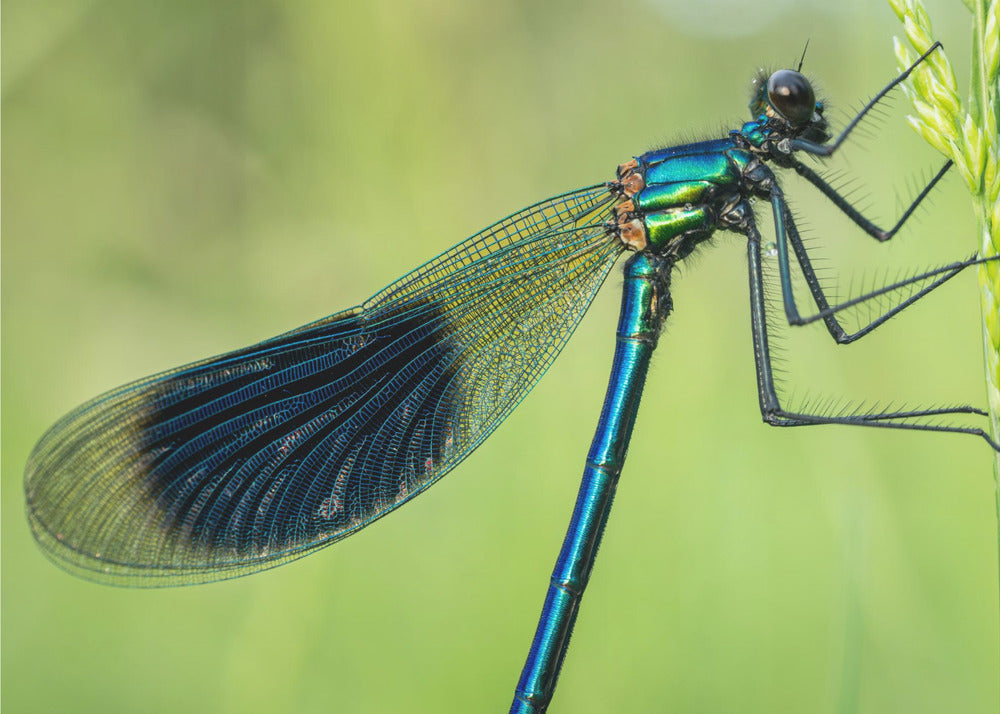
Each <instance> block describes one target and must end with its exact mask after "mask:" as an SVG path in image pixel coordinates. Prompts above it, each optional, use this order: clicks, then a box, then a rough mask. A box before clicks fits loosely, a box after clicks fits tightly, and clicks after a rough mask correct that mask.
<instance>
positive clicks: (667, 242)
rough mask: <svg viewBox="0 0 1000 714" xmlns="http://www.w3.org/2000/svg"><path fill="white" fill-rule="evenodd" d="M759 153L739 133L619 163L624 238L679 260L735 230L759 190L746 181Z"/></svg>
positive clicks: (743, 218) (621, 222)
mask: <svg viewBox="0 0 1000 714" xmlns="http://www.w3.org/2000/svg"><path fill="white" fill-rule="evenodd" d="M751 126H752V128H753V129H756V123H755V122H751V123H750V125H748V126H747V127H744V129H747V128H751ZM759 151H760V149H759V148H758V146H754V145H753V143H752V142H751V140H750V139H749V138H748V137H747V136H745V135H744V134H743V133H742V131H741V132H734V134H733V135H731V136H729V137H727V138H725V139H717V140H713V141H704V142H700V143H697V144H688V145H687V146H681V147H672V148H669V149H662V150H658V151H651V152H648V153H646V154H643V155H642V156H639V157H637V158H636V159H635V160H634V161H631V162H629V163H628V164H625V165H623V166H622V167H621V168H620V169H619V179H620V181H621V186H622V192H623V195H624V197H625V200H624V201H623V202H622V203H621V204H620V205H619V206H618V208H617V212H618V219H619V224H618V225H619V228H620V234H621V236H622V240H623V242H625V243H626V244H627V245H629V246H630V247H632V248H634V249H636V250H646V249H648V250H651V251H653V252H655V253H658V254H660V255H669V256H671V257H673V258H677V259H679V258H683V257H684V256H685V255H687V254H688V253H689V252H690V251H691V250H692V249H693V248H694V247H695V246H696V245H697V244H698V243H700V242H701V241H703V240H705V239H706V238H708V237H709V236H710V235H711V234H712V233H713V232H714V231H716V230H718V229H720V228H721V229H736V230H739V229H740V228H741V227H743V225H744V224H745V221H746V217H747V215H748V214H749V212H750V207H749V205H748V204H747V200H748V199H749V198H750V197H751V196H752V195H755V194H758V193H759V192H758V191H757V190H755V186H754V182H753V180H752V179H751V180H748V178H749V177H751V176H752V175H753V173H754V169H755V168H756V167H758V166H761V160H760V158H758V156H757V155H756V154H757V153H758V152H759ZM768 173H769V172H768Z"/></svg>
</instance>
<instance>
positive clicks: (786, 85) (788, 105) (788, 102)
mask: <svg viewBox="0 0 1000 714" xmlns="http://www.w3.org/2000/svg"><path fill="white" fill-rule="evenodd" d="M767 99H768V101H769V102H771V106H772V107H774V108H775V109H776V110H778V112H779V113H780V114H781V116H783V117H784V118H785V119H787V120H788V121H789V122H791V123H792V124H793V125H796V126H801V125H802V124H807V123H808V122H809V120H810V119H812V115H813V111H815V108H816V95H815V94H814V93H813V88H812V85H810V84H809V80H808V79H806V78H805V77H803V76H802V75H801V74H799V73H798V72H795V71H793V70H790V69H779V70H778V71H777V72H775V73H774V74H772V75H771V76H770V78H769V79H768V80H767Z"/></svg>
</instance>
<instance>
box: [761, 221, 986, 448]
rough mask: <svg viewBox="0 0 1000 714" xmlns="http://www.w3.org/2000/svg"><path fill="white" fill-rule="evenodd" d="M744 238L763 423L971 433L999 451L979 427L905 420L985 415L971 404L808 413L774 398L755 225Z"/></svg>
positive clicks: (776, 395) (775, 396)
mask: <svg viewBox="0 0 1000 714" xmlns="http://www.w3.org/2000/svg"><path fill="white" fill-rule="evenodd" d="M747 238H748V240H747V260H748V264H749V281H750V326H751V330H752V333H753V352H754V362H755V363H756V367H757V395H758V399H759V401H760V413H761V416H762V417H763V419H764V421H765V422H767V423H768V424H771V425H772V426H805V425H808V424H852V425H856V426H874V427H879V428H883V429H909V430H914V431H940V432H951V433H958V434H972V435H975V436H979V437H981V438H982V439H984V440H985V441H986V442H987V443H988V444H989V445H990V446H991V447H992V448H993V449H995V450H997V451H1000V444H997V443H996V442H995V441H993V439H991V438H990V436H989V434H987V433H986V432H985V431H983V430H982V429H978V428H975V427H965V426H952V425H947V424H927V423H920V422H914V421H908V420H912V419H920V418H926V417H933V416H941V415H953V414H974V415H980V416H984V415H985V412H984V411H983V410H981V409H976V408H975V407H971V406H958V407H943V408H932V409H915V410H906V411H891V412H874V413H869V412H865V413H856V414H810V413H806V412H792V411H787V410H785V409H784V408H783V407H782V406H781V402H780V400H779V399H778V394H777V391H776V389H775V383H774V370H773V366H772V362H771V353H770V347H769V343H768V336H767V309H766V306H765V300H764V281H763V272H762V269H761V255H760V232H759V231H758V230H757V228H756V227H755V226H753V225H751V226H750V227H749V228H748V230H747Z"/></svg>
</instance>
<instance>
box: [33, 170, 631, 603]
mask: <svg viewBox="0 0 1000 714" xmlns="http://www.w3.org/2000/svg"><path fill="white" fill-rule="evenodd" d="M612 201H613V197H612V196H611V195H610V194H609V192H608V190H607V189H606V188H605V186H603V185H601V186H594V187H590V188H587V189H582V190H580V191H575V192H572V193H568V194H565V195H563V196H559V197H556V198H553V199H550V200H549V201H545V202H542V203H539V204H537V205H535V206H532V207H530V208H527V209H524V210H523V211H521V212H519V213H516V214H514V215H512V216H510V217H508V218H507V219H504V220H503V221H500V222H499V223H497V224H494V225H493V226H491V227H490V228H487V229H486V230H484V231H482V232H481V233H479V234H477V235H475V236H472V237H471V238H469V239H468V240H466V241H464V242H463V243H460V244H459V245H457V246H456V247H455V248H453V249H451V250H450V251H448V252H446V253H444V254H442V255H441V256H439V257H438V258H436V259H434V260H432V261H430V262H429V263H427V264H425V265H424V266H422V267H421V268H418V269H417V270H415V271H413V272H412V273H410V274H409V275H406V276H404V277H403V278H401V279H400V280H398V281H397V282H395V283H393V284H392V285H390V286H388V287H387V288H385V289H384V290H382V291H381V292H379V293H378V294H376V295H375V296H374V297H372V298H371V299H370V300H368V301H367V302H365V303H364V304H363V305H361V306H359V307H356V308H353V309H351V310H347V311H345V312H342V313H338V314H335V315H332V316H330V317H327V318H325V319H323V320H320V321H317V322H314V323H311V324H308V325H305V326H303V327H300V328H298V329H296V330H293V331H291V332H288V333H285V334H283V335H279V336H278V337H275V338H272V339H270V340H267V341H265V342H262V343H260V344H258V345H255V346H253V347H249V348H246V349H243V350H238V351H236V352H232V353H229V354H225V355H222V356H219V357H215V358H212V359H209V360H205V361H203V362H198V363H195V364H192V365H188V366H186V367H182V368H179V369H176V370H172V371H169V372H164V373H162V374H158V375H154V376H152V377H148V378H146V379H143V380H140V381H138V382H134V383H132V384H129V385H125V386H123V387H120V388H118V389H115V390H113V391H111V392H108V393H107V394H104V395H102V396H100V397H97V398H96V399H94V400H92V401H90V402H88V403H87V404H84V405H83V406H81V407H79V408H78V409H76V410H75V411H73V412H71V413H70V414H68V415H67V416H66V417H64V418H63V419H62V420H60V421H59V422H58V423H57V424H56V425H55V426H53V427H52V429H50V430H49V432H48V433H46V435H45V436H43V437H42V439H41V441H40V442H39V443H38V445H37V446H36V447H35V450H34V452H33V453H32V456H31V458H30V459H29V462H28V467H27V471H26V477H25V490H26V493H27V503H28V516H29V521H30V523H31V526H32V530H33V531H34V533H35V536H36V538H37V539H38V541H39V543H40V544H41V545H42V547H43V549H44V550H45V551H46V553H47V554H48V555H49V556H50V557H51V558H53V560H55V561H56V562H57V563H59V564H60V565H62V566H63V567H65V568H67V569H69V570H71V571H73V572H75V573H76V574H79V575H83V576H84V577H88V578H90V579H95V580H100V581H103V582H109V583H113V584H127V585H138V586H159V585H177V584H185V583H195V582H204V581H210V580H217V579H221V578H226V577H235V576H238V575H243V574H247V573H250V572H254V571H256V570H260V569H263V568H267V567H272V566H274V565H278V564H280V563H282V562H285V561H287V560H290V559H293V558H297V557H300V556H302V555H304V554H306V553H308V552H309V551H311V550H313V549H315V548H318V547H321V546H323V545H327V544H329V543H332V542H334V541H336V540H338V539H340V538H343V537H346V536H348V535H350V534H351V533H353V532H355V531H357V530H358V529H360V528H363V527H364V526H366V525H368V524H369V523H371V522H372V521H373V520H375V519H377V518H379V517H381V516H383V515H385V514H386V513H388V512H389V511H391V510H392V509H394V508H396V507H397V506H399V505H401V504H403V503H405V502H406V501H408V500H409V499H411V498H413V497H414V496H415V495H417V494H418V493H420V492H421V491H423V490H424V489H425V488H427V487H428V486H430V485H431V484H432V483H434V482H435V481H436V480H437V479H439V478H440V477H441V476H443V475H444V474H445V473H447V472H448V471H449V470H450V469H452V468H453V467H454V466H455V465H456V464H457V463H458V462H459V461H461V460H462V459H463V458H464V457H465V456H466V455H467V454H468V453H469V452H471V451H472V450H473V449H474V448H475V447H476V446H478V445H479V444H480V443H481V442H482V440H483V439H485V438H486V437H487V436H488V435H489V434H490V433H491V432H492V431H493V430H494V429H495V428H496V427H497V426H498V425H499V423H500V422H501V421H502V420H503V419H504V418H505V417H506V416H507V415H508V414H509V413H510V411H511V410H512V409H513V408H514V407H515V406H516V405H517V403H518V402H519V401H520V400H521V399H522V398H523V397H524V396H525V394H527V392H528V391H529V390H530V389H531V388H532V387H533V386H534V384H535V383H536V382H537V381H538V379H539V377H540V376H541V375H542V373H543V372H544V371H545V370H546V369H547V368H548V366H549V365H550V364H551V362H552V360H553V359H554V358H555V356H556V355H557V354H558V353H559V351H560V350H561V349H562V347H563V345H564V344H565V341H566V339H568V337H569V335H570V334H571V333H572V331H573V329H574V328H575V327H576V324H577V323H578V321H579V319H580V318H581V317H582V315H583V313H584V312H585V311H586V309H587V307H588V306H589V305H590V302H591V301H592V299H593V296H594V294H595V293H596V291H597V289H598V288H599V287H600V285H601V284H602V282H603V281H604V279H605V277H606V276H607V274H608V271H609V270H610V268H611V266H612V265H613V264H614V262H615V260H616V258H617V257H618V256H619V255H620V253H621V246H620V244H619V243H618V242H617V241H614V240H612V239H611V238H609V237H608V235H607V234H606V232H605V230H604V225H603V224H604V221H605V220H607V218H608V214H609V212H610V206H611V204H612Z"/></svg>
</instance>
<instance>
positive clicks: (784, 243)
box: [771, 185, 997, 344]
mask: <svg viewBox="0 0 1000 714" xmlns="http://www.w3.org/2000/svg"><path fill="white" fill-rule="evenodd" d="M771 206H772V209H773V211H774V227H775V233H776V238H777V240H776V244H777V249H778V270H779V274H780V277H781V293H782V300H783V303H784V307H785V317H786V318H787V320H788V323H789V324H790V325H807V324H809V323H812V322H816V321H817V320H823V323H824V324H825V325H826V328H827V331H828V332H829V333H830V336H831V337H833V339H834V340H836V341H837V342H838V343H840V344H849V343H851V342H854V341H855V340H857V339H860V338H861V337H864V336H865V335H867V334H868V333H869V332H871V331H872V330H874V329H875V328H877V327H878V326H879V325H882V324H884V323H885V322H886V321H888V320H889V319H890V318H891V317H893V316H895V315H897V314H898V313H900V312H902V311H903V310H905V309H906V308H907V307H909V306H910V305H912V304H913V303H915V302H917V301H918V300H920V299H921V298H922V297H924V296H925V295H927V294H928V293H930V292H931V291H933V290H935V289H936V288H938V287H940V286H941V285H943V284H944V283H946V282H947V281H949V280H950V279H951V278H953V277H955V276H956V275H958V274H959V273H960V272H962V271H963V270H964V269H965V268H968V267H969V266H971V265H978V264H979V263H983V262H987V261H990V260H996V259H997V258H995V257H991V258H979V257H977V256H972V257H971V258H967V259H965V260H961V261H957V262H954V263H949V264H948V265H944V266H940V267H938V268H934V269H932V270H928V271H925V272H922V273H919V274H917V275H913V276H911V277H908V278H906V279H904V280H899V281H896V282H894V283H890V284H888V285H884V286H882V287H881V288H879V289H878V290H874V291H872V292H869V293H866V294H865V295H860V296H858V297H856V298H853V299H851V300H847V301H845V302H843V303H840V304H838V305H831V304H830V302H829V300H828V298H827V296H826V293H824V292H823V287H822V286H821V285H820V282H819V279H818V278H817V277H816V271H815V269H814V268H813V266H812V261H811V260H810V259H809V253H808V251H807V250H806V247H805V244H804V243H803V242H802V238H801V236H800V235H799V231H798V228H796V226H795V220H794V218H793V217H792V214H791V211H790V210H789V209H788V204H787V203H785V200H784V195H783V194H782V192H781V189H780V188H779V187H778V186H777V185H774V186H773V187H772V189H771ZM789 243H791V246H792V250H793V251H794V252H795V258H796V260H797V261H798V264H799V267H800V268H801V269H802V274H803V276H804V277H805V280H806V284H807V285H808V287H809V292H810V293H812V296H813V300H814V301H815V302H816V307H817V308H819V312H817V313H816V314H815V315H809V316H807V317H802V316H801V315H799V312H798V308H797V307H796V305H795V297H794V295H793V294H792V282H791V271H790V268H789V261H788V244H789ZM928 280H931V282H930V283H928V284H926V285H923V287H921V288H920V289H919V290H917V291H916V292H914V293H913V294H912V295H910V296H909V297H907V298H906V299H905V300H903V301H901V302H900V303H899V304H897V305H894V306H893V307H891V308H890V309H889V310H886V311H885V312H884V313H882V314H880V315H878V316H877V317H876V318H874V319H873V320H871V321H870V322H868V323H867V324H865V325H863V326H862V327H861V328H860V329H858V330H856V331H854V332H848V331H847V330H845V329H844V328H843V326H842V325H841V324H840V322H839V321H838V320H837V318H836V313H837V312H840V311H842V310H846V309H847V308H850V307H854V306H856V305H859V304H861V303H863V302H865V301H867V300H871V299H873V298H877V297H879V296H882V295H886V294H889V293H892V292H893V291H896V290H900V289H902V288H905V287H907V286H908V285H914V284H918V283H924V282H926V281H928Z"/></svg>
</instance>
